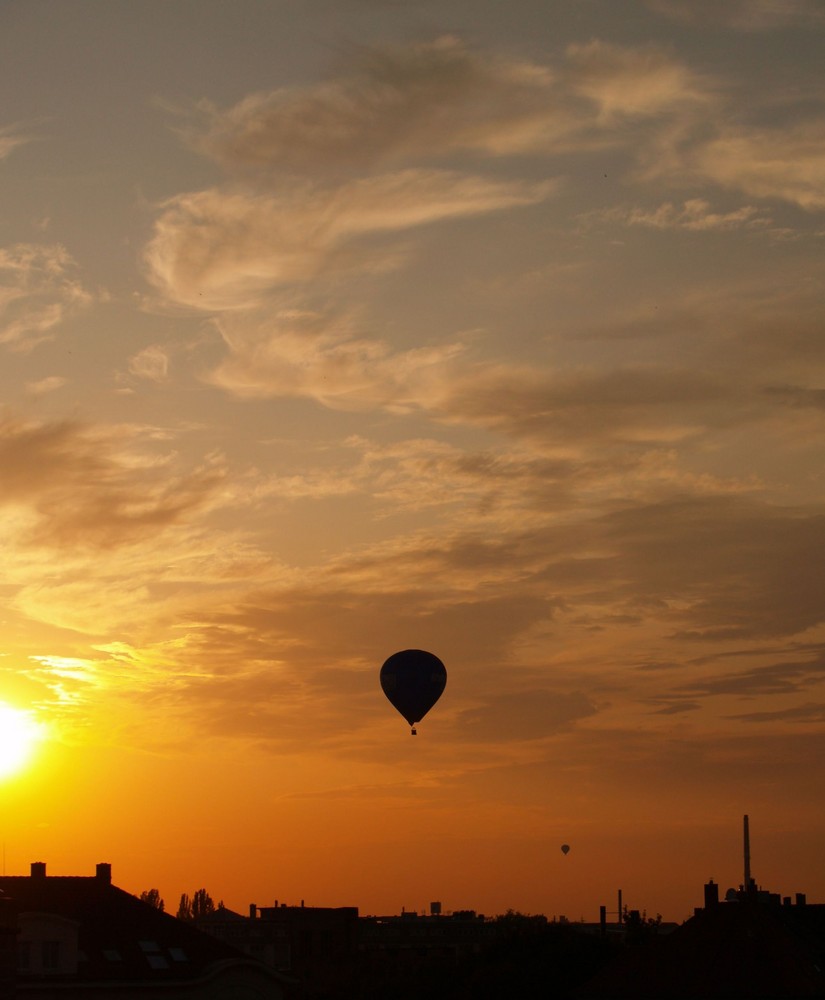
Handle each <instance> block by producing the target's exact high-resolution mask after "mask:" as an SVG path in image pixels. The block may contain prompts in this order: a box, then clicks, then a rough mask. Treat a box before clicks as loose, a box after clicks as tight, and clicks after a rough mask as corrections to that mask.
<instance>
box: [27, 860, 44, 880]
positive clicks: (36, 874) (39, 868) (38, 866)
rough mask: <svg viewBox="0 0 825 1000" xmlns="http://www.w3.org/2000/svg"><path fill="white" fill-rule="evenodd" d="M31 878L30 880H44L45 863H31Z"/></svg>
mask: <svg viewBox="0 0 825 1000" xmlns="http://www.w3.org/2000/svg"><path fill="white" fill-rule="evenodd" d="M31 877H32V878H45V877H46V862H45V861H32V869H31Z"/></svg>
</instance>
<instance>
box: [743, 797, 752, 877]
mask: <svg viewBox="0 0 825 1000" xmlns="http://www.w3.org/2000/svg"><path fill="white" fill-rule="evenodd" d="M743 835H744V837H743V839H744V848H745V886H744V888H745V892H750V889H751V835H750V829H749V828H748V816H747V813H746V814H745V822H744V824H743Z"/></svg>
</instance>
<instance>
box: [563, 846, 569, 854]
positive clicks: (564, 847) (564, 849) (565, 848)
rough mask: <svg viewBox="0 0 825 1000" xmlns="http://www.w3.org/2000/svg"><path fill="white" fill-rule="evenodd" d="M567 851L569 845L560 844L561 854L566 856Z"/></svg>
mask: <svg viewBox="0 0 825 1000" xmlns="http://www.w3.org/2000/svg"><path fill="white" fill-rule="evenodd" d="M569 851H570V845H569V844H562V845H561V853H562V854H567V853H569Z"/></svg>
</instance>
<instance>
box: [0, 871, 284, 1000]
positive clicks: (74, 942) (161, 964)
mask: <svg viewBox="0 0 825 1000" xmlns="http://www.w3.org/2000/svg"><path fill="white" fill-rule="evenodd" d="M289 990H290V981H289V980H288V979H287V978H286V977H284V976H282V975H281V974H279V973H278V972H277V970H275V969H273V968H272V967H271V966H268V965H266V964H264V963H263V962H258V961H256V960H255V959H253V958H250V957H249V956H247V955H245V954H244V953H243V952H241V951H238V950H237V949H235V948H233V947H231V946H230V945H228V944H225V943H223V942H221V941H218V940H216V939H215V938H213V937H210V936H209V935H207V934H204V933H203V932H202V931H199V930H198V929H197V928H195V927H193V926H192V925H191V924H188V923H185V922H183V921H180V920H177V919H176V918H175V917H171V916H168V915H167V914H165V913H162V912H161V911H160V910H157V909H155V908H154V907H152V906H149V905H148V904H146V903H143V902H141V900H139V899H137V898H136V897H135V896H132V895H130V894H129V893H128V892H124V891H123V890H122V889H118V888H117V887H116V886H114V885H112V881H111V868H110V866H109V865H108V864H100V865H98V866H97V871H96V873H95V875H93V876H90V877H83V876H50V875H47V874H46V866H45V864H42V863H41V862H36V863H34V864H32V866H31V874H30V875H28V876H16V875H11V876H8V875H4V876H0V998H1V1000H8V998H13V997H18V998H20V1000H23V998H31V1000H81V998H87V997H98V998H100V1000H104V998H105V1000H110V998H111V1000H133V998H145V997H152V998H153V1000H176V998H179V997H191V998H198V1000H284V998H287V997H289V996H290V991H289Z"/></svg>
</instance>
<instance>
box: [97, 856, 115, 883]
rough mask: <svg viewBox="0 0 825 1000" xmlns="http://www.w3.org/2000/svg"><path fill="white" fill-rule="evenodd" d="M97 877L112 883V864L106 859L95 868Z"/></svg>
mask: <svg viewBox="0 0 825 1000" xmlns="http://www.w3.org/2000/svg"><path fill="white" fill-rule="evenodd" d="M95 877H96V878H97V879H99V880H100V881H101V882H106V883H107V885H108V884H111V881H112V866H111V865H110V864H109V863H108V862H106V861H101V863H100V864H99V865H98V866H97V868H95Z"/></svg>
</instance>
